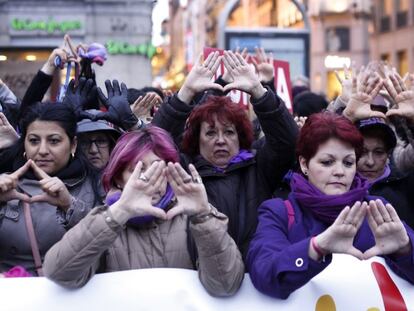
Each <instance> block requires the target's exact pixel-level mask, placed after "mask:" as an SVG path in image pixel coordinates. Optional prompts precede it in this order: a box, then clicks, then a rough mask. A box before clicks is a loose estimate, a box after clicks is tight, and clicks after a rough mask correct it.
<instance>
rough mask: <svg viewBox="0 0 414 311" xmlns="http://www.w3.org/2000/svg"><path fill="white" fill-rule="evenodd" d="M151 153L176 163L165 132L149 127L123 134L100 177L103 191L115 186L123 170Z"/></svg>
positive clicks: (176, 156)
mask: <svg viewBox="0 0 414 311" xmlns="http://www.w3.org/2000/svg"><path fill="white" fill-rule="evenodd" d="M149 151H152V152H153V153H154V154H156V155H157V156H158V157H160V158H161V159H163V160H164V161H166V162H178V161H179V154H178V150H177V147H176V146H175V144H174V142H173V140H172V138H171V136H170V135H169V134H168V132H166V131H165V130H163V129H161V128H159V127H156V126H149V127H147V128H145V129H142V130H138V131H132V132H128V133H125V134H124V135H122V136H121V138H120V139H119V140H118V142H117V144H116V145H115V148H114V149H113V150H112V153H111V157H110V158H109V162H108V165H107V166H106V168H105V170H104V172H103V175H102V184H103V187H104V189H105V191H108V190H109V189H110V188H111V187H113V186H115V180H116V179H118V178H120V177H121V176H122V173H123V172H124V170H125V169H127V168H129V167H135V165H136V164H137V163H138V161H140V160H141V159H142V158H143V157H144V156H145V154H147V153H148V152H149Z"/></svg>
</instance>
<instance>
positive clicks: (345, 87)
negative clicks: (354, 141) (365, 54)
mask: <svg viewBox="0 0 414 311" xmlns="http://www.w3.org/2000/svg"><path fill="white" fill-rule="evenodd" d="M374 69H375V70H377V71H379V73H378V72H377V71H375V70H374ZM352 72H353V74H352V73H351V71H350V70H349V68H346V67H345V68H344V74H345V75H344V78H341V77H340V76H339V75H338V73H337V72H336V75H337V78H338V81H339V82H340V83H341V85H342V94H341V95H340V96H341V99H342V100H343V101H344V102H346V103H347V104H346V107H345V110H344V113H343V114H344V116H345V117H347V118H348V119H350V120H351V121H353V122H355V121H357V120H361V119H366V118H370V117H379V118H384V119H385V118H387V117H391V116H401V117H404V118H409V119H410V120H414V75H413V74H406V75H405V77H404V78H401V77H400V75H399V74H398V73H397V72H396V71H395V70H392V69H389V68H388V67H381V70H379V69H378V68H372V66H371V67H368V68H364V67H362V68H361V70H360V71H357V70H356V68H355V67H353V69H352ZM384 88H385V90H386V91H387V92H388V94H389V96H390V97H391V99H392V100H393V101H394V103H395V107H393V109H390V110H388V111H387V113H386V114H384V113H382V112H380V111H374V110H371V104H372V102H373V101H374V98H375V97H376V96H377V95H378V93H379V92H380V91H381V90H382V89H384Z"/></svg>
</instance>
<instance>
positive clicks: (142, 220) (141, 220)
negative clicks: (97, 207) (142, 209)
mask: <svg viewBox="0 0 414 311" xmlns="http://www.w3.org/2000/svg"><path fill="white" fill-rule="evenodd" d="M121 193H122V192H121V191H119V192H115V193H114V194H112V195H110V196H108V197H107V198H106V200H105V201H106V204H108V205H109V206H111V205H112V204H114V203H115V202H116V201H118V200H119V198H120V197H121ZM173 198H174V192H173V190H172V188H171V187H170V185H167V190H166V191H165V194H164V195H163V197H162V198H161V199H160V201H159V202H158V203H157V204H155V207H158V208H161V209H163V210H165V209H166V207H167V206H168V205H170V203H171V200H172V199H173ZM154 219H155V217H154V216H151V215H145V216H137V217H133V218H130V219H128V221H127V225H132V226H136V227H139V226H141V225H144V224H147V223H150V222H151V221H153V220H154Z"/></svg>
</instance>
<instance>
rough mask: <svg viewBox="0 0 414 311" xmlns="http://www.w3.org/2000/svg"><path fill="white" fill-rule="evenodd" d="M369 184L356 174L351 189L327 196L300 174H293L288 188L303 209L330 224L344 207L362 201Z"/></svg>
mask: <svg viewBox="0 0 414 311" xmlns="http://www.w3.org/2000/svg"><path fill="white" fill-rule="evenodd" d="M369 186H370V183H369V182H368V181H367V180H366V179H364V178H362V177H361V176H360V175H358V174H356V175H355V177H354V180H353V182H352V185H351V189H350V190H349V191H348V192H346V193H344V194H338V195H327V194H324V193H322V192H321V191H320V190H319V189H318V188H316V187H315V186H314V185H312V184H311V183H310V182H309V181H308V180H307V179H306V178H305V177H303V176H302V175H301V174H298V173H293V175H292V179H291V181H290V187H291V189H292V193H293V195H294V197H295V199H296V200H297V201H298V202H299V205H300V206H301V207H302V208H303V209H307V210H309V211H310V212H311V213H312V214H313V216H314V217H315V218H317V219H319V220H320V221H322V222H324V223H327V224H332V223H333V222H334V221H335V219H336V217H338V215H339V213H340V212H341V211H342V209H343V208H344V207H345V206H347V205H348V206H350V207H352V205H353V204H354V203H355V202H356V201H362V200H363V199H364V197H365V196H366V195H367V194H368V188H369Z"/></svg>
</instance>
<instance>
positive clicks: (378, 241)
mask: <svg viewBox="0 0 414 311" xmlns="http://www.w3.org/2000/svg"><path fill="white" fill-rule="evenodd" d="M365 216H366V217H367V220H368V225H369V227H370V228H371V231H372V234H373V236H374V238H375V245H374V246H373V247H371V248H370V249H368V250H366V251H365V252H364V253H362V252H361V251H360V250H359V249H357V248H355V247H354V246H353V242H354V238H355V235H356V234H357V232H358V230H359V228H360V227H361V225H362V223H363V221H364V219H365ZM315 239H316V242H317V244H318V245H319V247H320V248H321V249H322V250H323V251H324V252H326V253H344V254H349V255H352V256H355V257H357V258H359V259H361V260H362V259H369V258H371V257H373V256H378V255H390V254H395V255H406V254H409V253H410V252H411V246H410V245H411V244H410V239H409V237H408V234H407V231H406V230H405V228H404V225H403V223H402V222H401V220H400V218H399V217H398V215H397V213H396V211H395V209H394V208H393V207H392V206H391V204H385V205H384V203H383V202H382V201H381V200H375V201H370V202H369V203H367V202H363V203H361V202H356V203H355V204H354V205H353V206H352V208H349V206H347V207H346V208H344V210H343V211H342V212H341V213H340V214H339V216H338V217H337V219H336V220H335V222H334V223H333V224H332V225H331V226H330V227H329V228H327V229H326V230H325V231H324V232H322V233H321V234H319V235H318V236H316V237H315ZM314 259H315V258H314Z"/></svg>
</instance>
